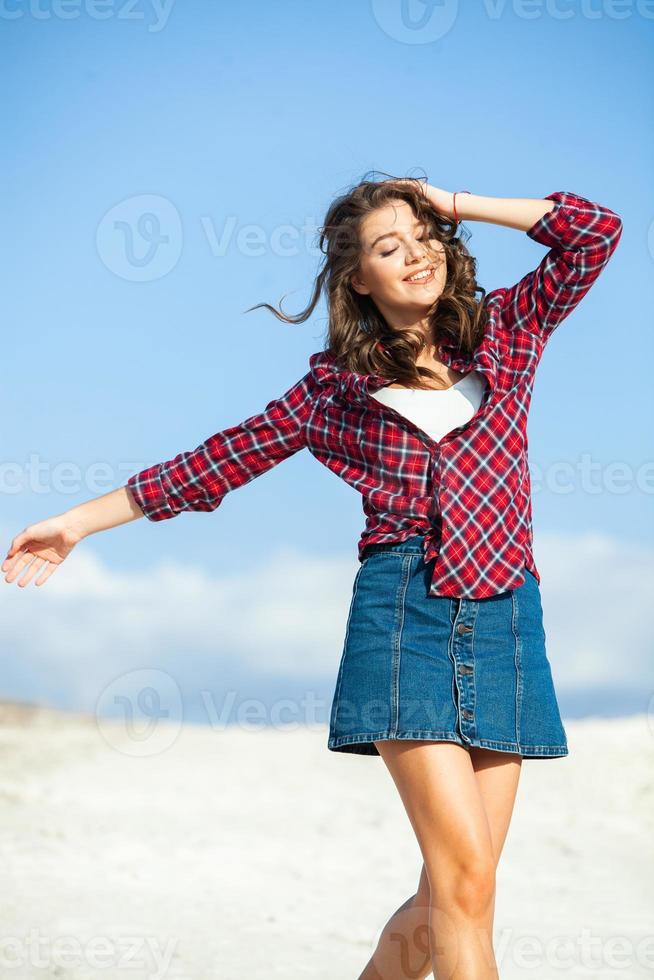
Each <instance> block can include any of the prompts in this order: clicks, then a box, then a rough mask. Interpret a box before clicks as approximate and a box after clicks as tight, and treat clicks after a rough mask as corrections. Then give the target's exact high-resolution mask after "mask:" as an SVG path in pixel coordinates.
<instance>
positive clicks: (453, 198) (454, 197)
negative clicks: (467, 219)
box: [452, 191, 472, 224]
mask: <svg viewBox="0 0 654 980" xmlns="http://www.w3.org/2000/svg"><path fill="white" fill-rule="evenodd" d="M457 194H472V191H454V195H453V197H452V210H453V211H454V220H455V221H456V223H457V224H458V223H459V218H458V216H457V213H456V195H457Z"/></svg>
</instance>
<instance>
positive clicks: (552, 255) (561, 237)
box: [425, 185, 622, 345]
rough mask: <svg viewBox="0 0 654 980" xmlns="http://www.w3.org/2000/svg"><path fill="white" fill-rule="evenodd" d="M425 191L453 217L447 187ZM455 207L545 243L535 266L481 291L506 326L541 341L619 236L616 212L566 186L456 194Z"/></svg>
mask: <svg viewBox="0 0 654 980" xmlns="http://www.w3.org/2000/svg"><path fill="white" fill-rule="evenodd" d="M425 193H426V194H427V196H428V197H430V199H431V202H432V204H433V205H434V207H435V208H436V209H437V210H441V208H444V209H445V211H444V212H443V213H445V214H446V215H447V216H448V217H453V209H452V204H451V200H452V195H451V194H450V193H449V192H448V191H441V190H440V189H438V188H430V187H429V185H428V186H427V188H426V189H425ZM456 211H457V217H458V218H459V219H463V218H467V219H470V220H478V221H491V222H494V223H496V224H501V225H506V226H508V227H511V228H517V229H519V230H522V231H524V232H526V234H527V235H528V236H529V238H531V239H533V240H534V241H535V242H539V243H540V244H542V245H547V246H548V248H549V251H547V252H546V253H545V255H544V256H543V258H542V259H541V261H540V263H539V264H538V266H537V267H536V268H535V269H532V270H531V271H530V272H527V273H526V275H524V276H523V277H522V278H521V279H520V280H519V281H518V282H516V283H514V284H513V285H512V286H509V287H500V288H498V289H494V290H493V291H492V292H490V293H488V294H487V295H486V302H487V303H488V304H491V303H498V304H499V308H500V310H501V314H502V320H503V323H504V326H505V327H506V328H507V329H508V330H510V331H516V330H518V331H519V330H520V329H527V330H530V331H531V332H532V333H536V334H538V336H539V337H540V339H541V341H542V344H543V345H544V344H545V343H547V340H548V339H549V337H550V336H551V334H552V332H553V331H554V330H555V328H556V327H557V326H558V325H559V324H560V323H561V321H562V320H563V319H565V317H566V316H568V314H569V313H571V312H572V310H574V308H575V307H576V306H577V305H578V303H579V302H580V300H581V299H583V297H584V296H585V295H586V293H587V292H588V290H589V289H590V287H591V286H592V285H593V283H594V282H595V280H596V279H597V277H598V276H599V274H600V272H601V271H602V269H603V268H604V267H605V265H606V264H607V262H608V261H609V259H610V258H611V255H612V254H613V252H614V251H615V249H616V247H617V244H618V242H619V241H620V236H621V235H622V219H621V218H620V216H619V215H617V214H616V213H615V212H614V211H612V210H611V209H610V208H608V207H606V206H605V205H603V204H597V203H595V202H594V201H591V200H589V199H588V198H586V197H582V196H581V195H580V194H574V193H572V192H571V191H554V193H552V194H548V195H547V197H545V198H542V199H541V198H502V197H481V196H479V195H477V194H463V193H457V197H456Z"/></svg>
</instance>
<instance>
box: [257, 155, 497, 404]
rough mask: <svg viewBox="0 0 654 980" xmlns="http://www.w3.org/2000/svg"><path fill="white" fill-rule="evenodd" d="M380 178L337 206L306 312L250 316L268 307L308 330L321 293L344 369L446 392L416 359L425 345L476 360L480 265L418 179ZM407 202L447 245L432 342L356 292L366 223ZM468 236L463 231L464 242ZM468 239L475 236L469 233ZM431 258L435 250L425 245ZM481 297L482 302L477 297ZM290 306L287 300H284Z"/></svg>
mask: <svg viewBox="0 0 654 980" xmlns="http://www.w3.org/2000/svg"><path fill="white" fill-rule="evenodd" d="M378 172H379V171H368V173H367V174H366V175H365V176H364V178H363V179H362V180H361V181H360V182H359V183H358V184H356V185H354V186H353V187H351V188H350V189H349V190H347V191H346V192H345V193H344V194H342V195H341V196H339V197H337V198H336V199H335V200H334V201H333V203H332V204H331V205H330V207H329V210H328V211H327V214H326V216H325V222H324V224H323V225H321V226H320V227H319V229H318V231H319V232H320V239H319V247H320V251H321V252H322V253H323V255H324V260H323V262H322V268H321V269H320V271H319V273H318V275H317V276H316V279H315V282H314V285H313V292H312V295H311V299H310V301H309V304H308V305H307V307H306V308H305V309H304V310H302V311H301V312H300V313H297V314H295V315H292V314H291V315H287V314H285V313H284V312H282V310H281V302H280V308H279V309H277V308H276V307H274V306H272V305H271V304H270V303H258V304H256V306H251V307H249V309H248V310H246V311H245V312H249V310H254V309H258V308H259V307H265V308H266V309H268V310H270V311H271V312H272V313H274V314H275V316H276V317H277V318H278V319H279V320H282V321H284V322H285V323H303V322H304V321H305V320H307V319H308V318H309V317H310V316H311V314H312V313H313V311H314V309H315V307H316V305H317V303H318V301H319V299H320V295H321V293H322V292H324V295H325V299H326V303H327V308H328V312H329V318H328V319H329V323H328V328H327V336H326V339H325V347H326V349H327V350H329V351H330V352H331V353H333V354H334V355H335V356H336V359H337V362H338V363H339V364H340V366H341V367H343V368H345V369H347V370H350V371H355V372H357V373H359V374H377V375H380V376H382V377H385V378H388V379H389V380H390V379H396V380H397V381H399V382H400V383H401V384H402V385H404V386H405V387H411V388H425V387H430V388H433V387H435V385H434V382H437V386H438V387H442V382H441V380H440V379H439V377H438V376H437V375H436V374H435V372H433V371H432V370H431V369H430V368H426V367H422V366H420V367H419V366H417V364H416V359H417V357H418V355H419V353H420V352H421V350H422V349H423V347H424V346H425V344H426V343H429V342H431V343H432V344H434V345H438V344H440V343H442V342H445V343H448V344H453V345H454V347H455V348H456V349H457V351H458V353H459V354H462V355H464V356H469V355H472V353H473V352H474V350H475V349H476V348H477V346H478V345H479V343H480V342H481V339H482V337H483V334H484V324H485V318H486V310H485V307H484V302H483V300H484V296H485V293H486V291H485V290H484V289H483V288H482V287H481V286H479V285H477V281H476V270H477V261H476V259H475V258H474V256H472V255H471V254H470V252H469V251H468V249H467V248H466V246H465V244H464V242H463V241H462V239H461V235H459V236H458V237H457V231H458V230H459V223H457V222H456V221H454V219H451V218H448V217H447V216H446V215H443V214H442V213H441V212H439V211H437V210H436V209H435V208H434V207H433V206H432V205H431V204H430V202H429V200H428V199H427V197H426V196H425V193H424V189H423V186H422V184H421V183H420V180H419V179H418V178H397V177H393V176H391V175H388V174H386V175H385V176H386V177H387V179H385V180H381V181H375V180H369V179H367V177H369V176H371V175H373V174H374V173H378ZM398 200H400V201H405V202H407V203H408V204H409V205H410V207H411V209H412V211H413V213H414V215H415V217H416V218H417V219H418V220H419V221H421V222H422V223H423V224H424V227H425V228H426V229H427V230H428V232H429V235H428V238H429V239H432V240H433V239H436V240H438V241H439V242H441V243H442V246H443V248H444V251H445V257H446V261H447V275H446V281H445V285H444V287H443V291H442V293H441V294H440V296H439V297H438V299H437V301H436V302H435V303H434V306H433V307H432V309H431V310H429V311H428V314H427V317H428V320H429V323H430V328H431V330H430V332H431V337H430V338H425V337H424V335H423V333H422V331H420V330H419V329H417V328H412V327H408V328H403V329H402V330H396V329H394V328H391V327H390V326H389V325H388V323H387V322H386V320H385V319H384V317H383V316H382V314H381V313H380V312H379V310H378V309H377V306H376V305H375V302H374V300H373V299H372V298H371V297H370V296H368V295H361V294H360V293H358V292H357V291H356V290H355V289H353V287H352V286H351V279H352V277H353V275H354V274H355V272H357V270H358V267H359V262H360V256H361V252H362V244H361V238H360V231H361V225H362V222H363V220H364V219H365V218H366V217H367V216H368V215H369V214H372V212H373V211H375V210H376V209H378V208H381V207H383V206H385V205H387V204H389V203H392V202H397V201H398ZM464 232H465V229H463V230H462V233H461V234H463V233H464ZM465 234H466V235H467V237H468V238H469V237H470V235H469V232H465ZM426 246H427V249H428V251H429V250H430V249H431V246H430V244H429V242H426ZM477 293H480V294H481V295H480V297H479V298H478V297H477V295H476V294H477ZM282 299H283V297H282Z"/></svg>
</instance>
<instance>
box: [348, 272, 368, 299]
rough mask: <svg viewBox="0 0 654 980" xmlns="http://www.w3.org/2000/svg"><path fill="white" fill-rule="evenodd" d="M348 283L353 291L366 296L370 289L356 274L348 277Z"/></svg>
mask: <svg viewBox="0 0 654 980" xmlns="http://www.w3.org/2000/svg"><path fill="white" fill-rule="evenodd" d="M350 285H351V287H352V289H354V291H355V292H357V293H359V294H360V295H361V296H368V295H369V294H370V290H369V289H368V287H367V286H366V284H365V283H363V282H361V280H360V279H359V278H358V277H357V276H352V278H351V279H350Z"/></svg>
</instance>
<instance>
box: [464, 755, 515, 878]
mask: <svg viewBox="0 0 654 980" xmlns="http://www.w3.org/2000/svg"><path fill="white" fill-rule="evenodd" d="M469 751H470V758H471V761H472V765H473V768H474V770H475V778H476V780H477V786H478V788H479V794H480V796H481V799H482V803H483V806H484V810H485V811H486V819H487V820H488V825H489V828H490V834H491V839H492V843H493V854H494V858H495V864H496V865H497V863H498V862H499V859H500V855H501V853H502V848H503V847H504V842H505V840H506V835H507V833H508V830H509V824H510V822H511V816H512V814H513V806H514V803H515V799H516V794H517V792H518V783H519V781H520V773H521V771H522V757H521V756H520V755H518V754H517V753H514V752H495V751H492V750H490V749H480V748H476V747H474V746H473V747H471V748H470V749H469Z"/></svg>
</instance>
